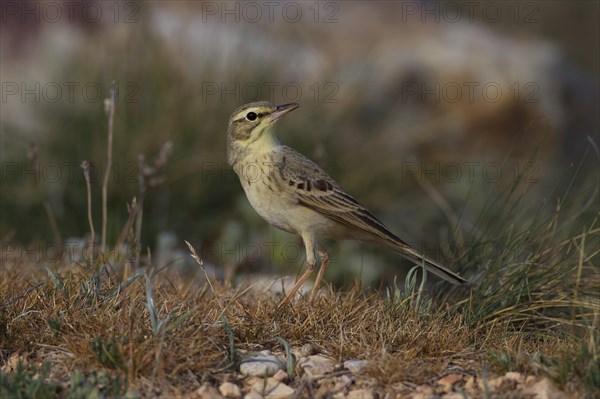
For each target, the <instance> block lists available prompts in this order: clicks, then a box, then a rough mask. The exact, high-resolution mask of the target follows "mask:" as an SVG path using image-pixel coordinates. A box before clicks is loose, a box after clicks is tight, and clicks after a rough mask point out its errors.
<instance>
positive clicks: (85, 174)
mask: <svg viewBox="0 0 600 399" xmlns="http://www.w3.org/2000/svg"><path fill="white" fill-rule="evenodd" d="M81 168H82V169H83V177H84V178H85V187H86V192H87V217H88V223H89V225H90V242H91V243H92V247H93V244H94V242H96V231H95V229H94V219H93V218H92V184H91V181H90V163H89V162H88V161H83V162H82V163H81ZM93 252H94V251H93V248H92V255H93Z"/></svg>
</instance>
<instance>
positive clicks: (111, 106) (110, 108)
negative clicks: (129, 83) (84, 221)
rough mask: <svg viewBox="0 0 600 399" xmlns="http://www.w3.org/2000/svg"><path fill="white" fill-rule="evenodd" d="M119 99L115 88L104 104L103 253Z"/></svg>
mask: <svg viewBox="0 0 600 399" xmlns="http://www.w3.org/2000/svg"><path fill="white" fill-rule="evenodd" d="M113 84H114V82H113ZM116 97H117V89H115V88H114V87H113V88H111V89H110V98H107V99H106V100H105V102H104V105H105V107H106V111H107V112H108V141H107V145H106V147H107V149H106V152H107V160H106V171H105V173H104V180H103V182H102V244H101V247H102V251H103V252H104V251H105V250H106V224H107V219H108V208H107V202H108V180H109V178H110V170H111V168H112V148H113V127H114V120H115V102H116Z"/></svg>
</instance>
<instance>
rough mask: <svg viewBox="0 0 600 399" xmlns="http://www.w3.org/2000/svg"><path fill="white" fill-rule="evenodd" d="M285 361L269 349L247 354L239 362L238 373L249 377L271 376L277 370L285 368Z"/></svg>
mask: <svg viewBox="0 0 600 399" xmlns="http://www.w3.org/2000/svg"><path fill="white" fill-rule="evenodd" d="M285 366H286V364H285V362H284V361H283V360H282V359H280V358H279V357H277V356H275V355H273V354H271V352H270V351H262V352H259V353H253V354H251V355H248V356H247V357H246V358H245V359H243V360H242V362H241V363H240V373H242V374H243V375H245V376H249V377H271V376H272V375H273V374H275V373H276V372H277V371H278V370H283V369H285Z"/></svg>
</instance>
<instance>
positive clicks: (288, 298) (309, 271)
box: [279, 263, 315, 306]
mask: <svg viewBox="0 0 600 399" xmlns="http://www.w3.org/2000/svg"><path fill="white" fill-rule="evenodd" d="M314 270H315V264H314V263H308V264H307V265H306V271H305V272H304V274H302V276H300V278H299V279H298V280H297V281H296V284H294V286H293V287H292V289H291V290H290V292H288V294H287V295H286V296H285V298H283V301H281V304H280V305H279V306H281V305H284V304H286V303H289V302H290V301H291V300H292V298H293V297H294V295H296V292H298V290H299V289H300V287H302V284H304V282H305V281H306V280H308V278H309V277H310V275H311V274H312V273H313V271H314Z"/></svg>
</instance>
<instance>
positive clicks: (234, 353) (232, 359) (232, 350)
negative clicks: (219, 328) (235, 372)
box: [221, 316, 239, 368]
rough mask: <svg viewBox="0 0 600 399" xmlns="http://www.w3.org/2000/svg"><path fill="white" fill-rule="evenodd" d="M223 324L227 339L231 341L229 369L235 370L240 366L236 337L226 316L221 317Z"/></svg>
mask: <svg viewBox="0 0 600 399" xmlns="http://www.w3.org/2000/svg"><path fill="white" fill-rule="evenodd" d="M221 323H222V324H223V328H224V329H225V332H226V333H227V338H228V339H229V367H231V368H235V367H236V366H237V364H238V360H239V358H238V354H237V349H235V337H234V335H233V330H232V329H231V326H230V325H229V322H228V321H227V318H226V317H225V316H221Z"/></svg>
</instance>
